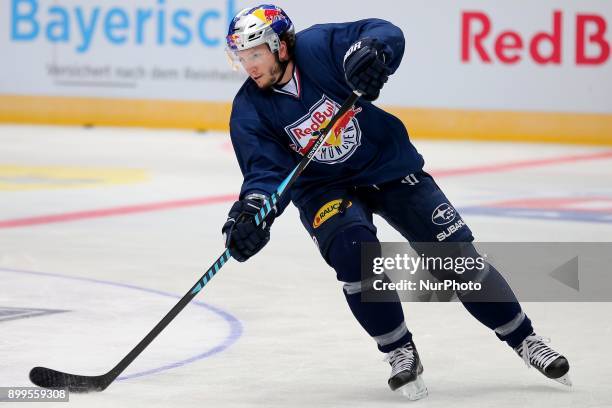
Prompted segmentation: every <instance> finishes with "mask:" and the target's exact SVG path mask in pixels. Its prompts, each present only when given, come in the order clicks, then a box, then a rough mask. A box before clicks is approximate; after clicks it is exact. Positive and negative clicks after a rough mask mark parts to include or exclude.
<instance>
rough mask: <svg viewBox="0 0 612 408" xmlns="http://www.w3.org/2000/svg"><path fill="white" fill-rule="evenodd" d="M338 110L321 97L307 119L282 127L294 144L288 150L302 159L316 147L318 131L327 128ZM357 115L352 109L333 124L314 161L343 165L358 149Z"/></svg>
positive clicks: (359, 109) (329, 100) (324, 97)
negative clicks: (291, 150) (296, 153)
mask: <svg viewBox="0 0 612 408" xmlns="http://www.w3.org/2000/svg"><path fill="white" fill-rule="evenodd" d="M339 109H340V105H338V104H337V103H336V102H334V101H333V100H332V99H330V98H329V97H327V96H325V95H323V98H321V100H319V101H318V102H317V103H315V104H314V106H313V107H312V108H310V110H309V111H308V113H307V114H306V115H304V116H302V117H301V118H300V119H298V120H297V121H296V122H294V123H293V124H291V125H289V126H287V127H285V131H286V132H287V134H288V135H289V137H290V138H291V140H292V141H293V144H292V145H291V148H292V149H294V150H295V151H296V152H298V153H300V154H301V155H302V156H303V155H305V154H306V152H307V151H308V150H309V149H310V147H311V146H312V145H313V144H314V143H315V141H316V139H317V136H318V135H319V133H318V131H320V130H322V129H325V128H326V127H327V126H328V125H329V122H330V120H331V118H332V117H333V116H334V114H335V113H336V112H337V111H338V110H339ZM359 112H361V108H355V107H353V108H352V109H350V110H349V111H348V112H346V113H345V114H344V115H343V116H342V117H341V118H340V119H339V120H338V121H337V122H336V124H335V125H334V128H333V129H332V130H331V132H330V134H329V135H328V137H327V140H326V141H325V143H323V146H321V148H320V149H319V151H318V152H317V154H316V155H315V156H314V158H313V160H314V161H316V162H319V163H325V164H335V163H342V162H343V161H345V160H347V159H348V158H349V157H351V156H352V155H353V153H355V151H356V150H357V148H358V147H359V146H360V145H361V129H360V128H359V122H358V121H357V118H356V116H357V114H358V113H359Z"/></svg>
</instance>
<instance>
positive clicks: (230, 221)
mask: <svg viewBox="0 0 612 408" xmlns="http://www.w3.org/2000/svg"><path fill="white" fill-rule="evenodd" d="M264 200H265V196H263V195H261V194H250V195H248V196H247V197H245V198H243V199H242V200H239V201H236V202H235V203H234V205H232V208H231V209H230V211H229V214H228V215H227V221H225V224H223V228H222V229H221V232H222V233H223V235H224V236H225V246H226V247H227V248H229V250H230V253H231V254H232V258H234V259H236V260H237V261H238V262H244V261H246V260H247V259H249V258H250V257H252V256H253V255H255V254H256V253H257V252H259V251H260V250H261V249H262V248H263V247H264V246H265V245H266V244H267V243H268V241H270V227H271V226H272V223H273V222H274V217H275V216H276V209H273V211H272V212H271V213H270V214H268V216H267V217H266V219H265V220H264V221H263V222H262V223H261V224H259V226H257V225H255V219H254V216H255V214H257V213H258V212H259V210H261V207H262V206H263V203H264Z"/></svg>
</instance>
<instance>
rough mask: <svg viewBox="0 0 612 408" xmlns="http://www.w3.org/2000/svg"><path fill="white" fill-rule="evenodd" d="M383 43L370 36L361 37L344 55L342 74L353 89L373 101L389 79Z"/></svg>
mask: <svg viewBox="0 0 612 408" xmlns="http://www.w3.org/2000/svg"><path fill="white" fill-rule="evenodd" d="M383 48H384V44H382V43H381V42H380V41H378V40H376V39H372V38H362V39H361V40H359V41H357V42H356V43H355V44H353V45H351V47H350V48H349V50H348V51H347V52H346V54H345V55H344V75H345V77H346V81H347V82H348V84H349V85H350V86H351V88H352V89H353V90H354V91H359V92H361V93H362V94H363V97H364V98H365V99H366V100H368V101H374V100H376V99H377V98H378V96H379V95H380V90H381V89H382V87H383V85H384V84H385V82H387V80H388V79H389V68H387V66H386V64H385V62H386V56H385V54H384V53H383Z"/></svg>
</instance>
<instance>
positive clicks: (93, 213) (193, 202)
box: [0, 194, 236, 228]
mask: <svg viewBox="0 0 612 408" xmlns="http://www.w3.org/2000/svg"><path fill="white" fill-rule="evenodd" d="M235 199H236V195H235V194H226V195H220V196H212V197H201V198H190V199H185V200H174V201H162V202H158V203H148V204H136V205H127V206H123V207H112V208H101V209H97V210H88V211H76V212H69V213H63V214H51V215H41V216H37V217H28V218H17V219H13V220H6V221H0V228H15V227H27V226H32V225H41V224H51V223H55V222H68V221H77V220H83V219H88V218H101V217H113V216H118V215H127V214H138V213H143V212H151V211H163V210H173V209H176V208H182V207H194V206H201V205H210V204H217V203H224V202H227V201H232V200H235Z"/></svg>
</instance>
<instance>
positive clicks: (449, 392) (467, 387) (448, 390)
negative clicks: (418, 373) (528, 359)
mask: <svg viewBox="0 0 612 408" xmlns="http://www.w3.org/2000/svg"><path fill="white" fill-rule="evenodd" d="M425 381H426V382H425V384H427V387H428V390H429V395H428V396H427V397H425V398H423V399H422V400H419V406H421V404H423V406H427V405H428V402H427V401H430V402H431V403H432V404H435V405H436V406H438V404H439V403H441V402H448V403H452V404H453V405H451V406H455V407H469V406H472V405H473V404H475V403H477V404H480V403H481V402H483V401H487V402H490V403H491V404H492V405H491V406H495V405H494V404H498V403H503V404H506V403H508V404H511V403H514V404H516V403H518V404H520V405H521V406H523V403H533V404H538V403H544V402H545V400H544V397H545V396H546V395H553V394H554V395H557V396H558V395H561V393H568V392H571V391H572V390H574V388H575V387H572V388H570V387H565V386H563V385H561V384H559V386H557V385H556V384H550V385H547V384H533V385H523V384H508V383H505V384H502V383H500V384H482V383H481V384H466V383H463V384H461V389H458V388H456V387H454V386H453V387H447V386H444V385H442V386H436V384H435V383H434V385H433V387H432V385H431V380H430V381H429V382H427V377H425ZM550 381H552V380H550ZM574 391H575V390H574ZM337 398H338V400H342V401H345V402H348V401H354V402H355V405H356V406H359V403H363V402H365V401H372V402H374V401H376V404H377V405H378V404H380V405H383V404H384V405H386V404H389V405H391V404H394V405H399V404H404V405H405V404H406V403H407V402H409V401H408V400H407V399H406V398H404V397H402V396H401V395H399V394H395V393H393V392H390V391H389V390H388V389H385V388H382V387H380V386H377V387H374V386H373V387H367V388H365V387H361V388H360V389H359V390H358V391H355V390H352V391H351V390H349V389H344V390H343V392H341V393H340V392H339V393H338V394H337ZM534 398H535V399H534ZM534 406H535V405H534Z"/></svg>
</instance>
